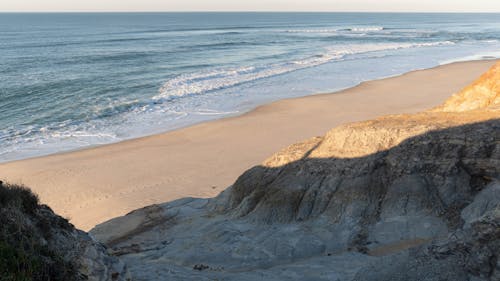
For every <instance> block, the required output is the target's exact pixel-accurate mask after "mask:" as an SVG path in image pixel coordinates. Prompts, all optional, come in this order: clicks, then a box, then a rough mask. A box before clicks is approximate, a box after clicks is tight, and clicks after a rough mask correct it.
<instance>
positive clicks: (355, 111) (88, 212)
mask: <svg viewBox="0 0 500 281" xmlns="http://www.w3.org/2000/svg"><path fill="white" fill-rule="evenodd" d="M493 64H494V61H475V62H463V63H454V64H449V65H445V66H440V67H437V68H433V69H428V70H421V71H414V72H410V73H408V74H405V75H402V76H398V77H394V78H388V79H382V80H377V81H371V82H366V83H362V84H361V85H359V86H357V87H354V88H351V89H348V90H344V91H341V92H338V93H334V94H322V95H314V96H308V97H304V98H296V99H289V100H282V101H278V102H274V103H271V104H268V105H264V106H260V107H258V108H256V109H255V110H253V111H251V112H249V113H246V114H244V115H242V116H238V117H233V118H226V119H221V120H217V121H212V122H207V123H202V124H199V125H195V126H191V127H188V128H184V129H179V130H176V131H172V132H167V133H164V134H159V135H154V136H150V137H145V138H140V139H134V140H130V141H124V142H121V143H116V144H111V145H105V146H100V147H96V148H91V149H85V150H80V151H75V152H69V153H62V154H55V155H50V156H45V157H39V158H33V159H28V160H22V161H16V162H10V163H6V164H0V179H2V180H4V181H8V182H12V183H22V184H25V185H27V186H29V187H31V188H32V189H33V190H34V191H35V192H36V193H38V194H39V195H40V198H41V200H42V202H43V203H46V204H48V205H50V206H51V207H52V208H53V209H54V210H55V211H56V212H57V213H59V214H61V215H63V216H66V217H69V218H70V219H71V222H72V223H73V224H75V225H76V226H77V227H79V228H81V229H83V230H88V229H90V228H92V227H93V226H94V225H96V224H98V223H101V222H103V221H106V220H108V219H110V218H113V217H116V216H121V215H124V214H126V213H128V212H130V211H132V210H134V209H138V208H141V207H144V206H146V205H151V204H154V203H163V202H166V201H171V200H174V199H178V198H182V197H212V196H215V195H217V194H218V193H219V192H220V191H222V190H223V189H225V188H226V187H227V186H229V185H230V184H232V182H233V181H234V180H235V179H236V178H237V177H238V175H240V174H241V173H242V172H243V171H245V170H246V169H247V168H249V167H251V166H253V165H256V164H259V163H260V162H261V161H263V160H264V159H265V158H267V157H268V156H270V155H272V154H273V153H274V152H276V151H278V150H279V149H281V148H283V147H285V146H287V145H290V144H292V143H294V142H298V141H301V140H304V139H307V138H310V137H312V136H317V135H323V134H324V133H325V132H326V131H328V130H329V129H331V128H332V127H335V126H337V125H339V124H342V123H346V122H354V121H360V120H365V119H371V118H374V117H376V116H379V115H384V114H394V113H412V112H418V111H421V110H424V109H428V108H431V107H434V106H437V105H439V104H441V103H442V102H443V101H444V100H445V99H446V98H448V97H449V96H450V95H452V94H453V93H455V92H457V91H458V90H460V89H461V88H462V87H464V86H466V85H468V84H470V83H471V82H472V81H473V80H474V79H476V78H477V77H478V76H479V75H481V74H482V73H483V72H485V71H486V70H488V68H489V67H491V66H492V65H493ZM332 79H335V77H332Z"/></svg>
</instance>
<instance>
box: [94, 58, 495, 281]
mask: <svg viewBox="0 0 500 281" xmlns="http://www.w3.org/2000/svg"><path fill="white" fill-rule="evenodd" d="M498 67H499V64H497V66H495V67H494V68H493V69H492V70H491V71H490V72H489V73H488V74H486V75H485V76H483V77H482V78H481V79H485V80H484V81H486V82H484V83H486V84H488V85H487V86H484V87H482V86H481V85H482V82H481V80H480V81H478V82H476V83H475V84H474V85H475V86H473V87H469V88H467V89H465V90H464V92H467V94H463V95H462V94H458V95H456V96H455V97H453V98H452V100H453V99H457V98H456V97H457V96H463V99H461V101H460V102H458V103H455V102H449V103H447V105H446V106H445V109H444V108H441V109H434V110H431V111H428V112H422V113H418V114H413V115H393V116H386V117H381V118H378V119H375V120H372V121H366V122H360V123H354V124H347V125H343V126H340V127H338V128H335V129H333V130H331V131H330V132H328V133H327V134H326V135H325V136H324V137H316V138H312V139H310V140H307V141H305V142H303V143H300V144H295V145H292V146H290V147H288V148H285V149H284V150H283V151H281V152H279V153H277V154H276V155H274V156H272V157H270V158H269V159H267V160H266V161H265V162H264V163H263V164H262V165H260V166H256V167H254V168H252V169H250V170H248V171H247V172H245V173H244V174H243V175H241V176H240V177H239V178H238V180H237V181H236V182H235V183H234V185H233V186H231V187H229V188H228V189H227V190H226V191H224V192H223V193H221V194H220V195H219V196H218V197H216V198H213V199H193V198H186V199H182V200H178V201H174V202H170V203H166V204H162V205H155V206H150V207H146V208H144V209H141V210H137V211H134V212H132V213H130V214H128V215H126V216H124V217H120V218H116V219H114V220H111V221H109V222H107V223H104V224H102V225H99V226H97V227H96V228H94V229H93V230H92V231H91V233H92V234H93V235H95V237H96V238H97V239H98V240H100V241H102V242H103V243H105V244H107V245H108V246H109V247H110V248H111V249H112V250H113V251H114V253H115V254H117V255H120V257H121V258H122V259H123V260H125V261H126V262H127V264H128V265H129V266H130V270H131V272H132V274H133V275H134V278H136V279H137V280H164V279H165V280H166V279H168V278H170V279H173V280H214V279H223V280H500V279H499V277H498V276H499V274H500V268H499V259H498V256H499V253H500V244H499V234H500V233H499V228H498V226H499V224H500V217H499V208H500V207H499V204H500V200H499V197H498V196H499V195H498V194H499V188H500V184H499V180H500V111H499V108H498V107H497V103H496V102H494V101H495V100H496V99H497V98H498V92H497V88H496V86H490V85H496V84H495V83H496V82H495V81H498V80H499V79H500V77H498V71H497V70H498ZM491 81H493V82H492V83H490V82H491ZM485 88H487V89H492V90H491V91H495V93H490V92H491V91H490V92H488V91H487V90H484V89H485ZM475 91H477V92H478V94H477V97H476V96H475V95H474V93H475ZM483 98H487V99H488V102H479V101H475V99H483ZM472 103H473V104H474V105H470V106H469V105H467V106H464V104H472ZM452 104H456V106H453V105H452ZM466 109H470V110H466Z"/></svg>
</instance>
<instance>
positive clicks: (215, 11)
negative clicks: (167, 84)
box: [0, 10, 500, 14]
mask: <svg viewBox="0 0 500 281" xmlns="http://www.w3.org/2000/svg"><path fill="white" fill-rule="evenodd" d="M10 13H12V14H14V13H30V14H43V13H60V14H64V13H68V14H69V13H117V14H119V13H122V14H126V13H322V14H327V13H366V14H369V13H373V14H376V13H402V14H500V11H493V12H492V11H474V12H467V11H282V10H268V11H259V10H248V11H244V10H228V11H226V10H222V11H220V10H211V11H203V10H175V11H172V10H170V11H168V10H164V11H153V10H142V11H141V10H138V11H120V10H60V11H59V10H54V11H0V14H10Z"/></svg>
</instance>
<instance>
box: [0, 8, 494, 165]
mask: <svg viewBox="0 0 500 281" xmlns="http://www.w3.org/2000/svg"><path fill="white" fill-rule="evenodd" d="M499 40H500V14H408V13H401V14H398V13H388V14H383V13H67V14H64V13H63V14H55V13H54V14H51V13H40V14H38V13H32V14H29V13H26V14H23V13H12V14H7V13H3V14H0V77H1V79H0V162H5V161H10V160H16V159H23V158H27V157H33V156H40V155H45V154H50V153H54V152H61V151H66V150H73V149H79V148H83V147H88V146H93V145H98V144H105V143H112V142H118V141H121V140H125V139H130V138H135V137H140V136H145V135H150V134H154V133H159V132H165V131H168V130H172V129H175V128H179V127H183V126H188V125H191V124H194V123H198V122H202V121H207V120H212V119H216V118H222V117H227V116H232V115H237V114H241V113H244V112H246V111H249V110H251V109H252V108H254V107H256V106H257V105H260V104H263V103H267V102H271V101H275V100H279V99H284V98H290V97H298V96H305V95H310V94H314V93H319V92H330V91H335V90H339V89H343V88H346V87H351V86H354V85H356V84H359V83H360V82H362V81H366V80H371V79H377V78H382V77H388V76H394V75H399V74H402V73H404V72H408V71H411V70H416V69H422V68H429V67H433V66H437V65H440V64H445V63H449V62H454V61H460V60H472V59H483V58H498V57H499V56H500V44H499ZM393 94H394V95H401V94H404V93H393ZM450 94H451V93H450ZM311 114H314V112H311Z"/></svg>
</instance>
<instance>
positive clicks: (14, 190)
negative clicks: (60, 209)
mask: <svg viewBox="0 0 500 281" xmlns="http://www.w3.org/2000/svg"><path fill="white" fill-rule="evenodd" d="M0 224H1V227H0V280H20V281H21V280H40V281H42V280H54V281H57V280H61V281H70V280H71V281H72V280H75V281H76V280H95V281H98V280H102V281H104V280H129V274H128V272H127V269H126V266H125V265H124V264H123V263H122V262H120V261H119V260H118V259H117V258H115V257H111V256H109V255H108V254H107V252H106V249H105V248H104V246H103V245H101V244H99V243H98V242H96V241H94V240H93V239H91V237H90V236H89V235H88V234H87V233H85V232H83V231H79V230H77V229H75V228H74V227H73V225H71V224H70V223H68V221H67V220H66V219H64V218H61V217H59V216H57V215H55V214H54V213H53V212H52V210H51V209H50V208H49V207H47V206H45V205H39V204H38V198H37V197H36V196H35V195H34V194H32V193H31V191H29V190H28V189H26V188H24V187H20V186H13V185H8V184H3V183H1V182H0Z"/></svg>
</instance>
